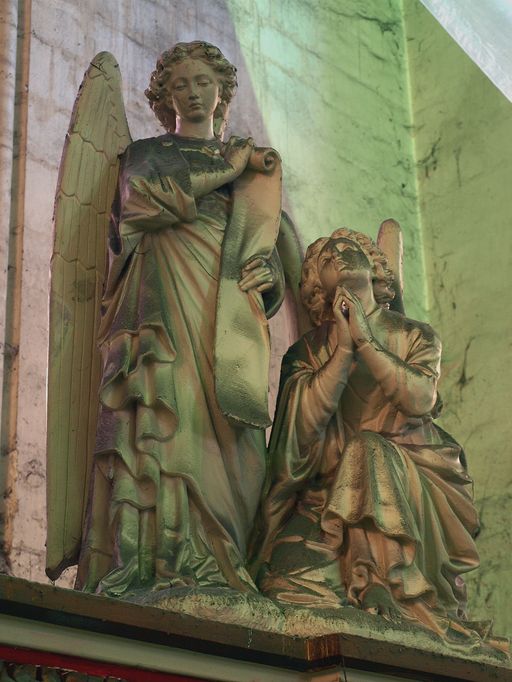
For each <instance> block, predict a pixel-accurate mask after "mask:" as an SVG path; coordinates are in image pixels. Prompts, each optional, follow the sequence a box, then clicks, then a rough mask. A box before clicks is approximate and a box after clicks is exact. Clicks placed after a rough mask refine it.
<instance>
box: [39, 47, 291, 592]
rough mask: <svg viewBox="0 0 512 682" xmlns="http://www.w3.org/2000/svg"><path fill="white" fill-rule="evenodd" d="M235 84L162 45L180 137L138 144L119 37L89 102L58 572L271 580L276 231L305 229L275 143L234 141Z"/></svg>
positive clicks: (60, 403) (171, 120)
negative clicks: (263, 537)
mask: <svg viewBox="0 0 512 682" xmlns="http://www.w3.org/2000/svg"><path fill="white" fill-rule="evenodd" d="M236 86H237V80H236V69H235V67H234V66H233V65H232V64H230V63H229V62H228V61H227V59H226V58H225V57H224V56H223V54H222V53H221V51H220V50H219V49H218V48H217V47H214V46H213V45H210V44H209V43H205V42H199V41H195V42H191V43H178V44H177V45H176V46H175V47H174V48H173V49H172V50H170V51H167V52H164V53H163V54H162V55H161V57H160V59H159V60H158V62H157V66H156V70H155V71H154V72H153V74H152V76H151V81H150V84H149V87H148V89H147V90H146V96H147V98H148V99H149V103H150V105H151V108H152V109H153V111H154V112H155V114H156V115H157V117H158V118H159V120H160V122H161V123H162V124H163V126H164V127H165V129H166V131H167V132H166V133H165V134H164V135H162V136H160V137H154V138H150V139H144V140H139V141H136V142H131V138H130V133H129V130H128V126H127V123H126V118H125V113H124V106H123V101H122V93H121V83H120V76H119V69H118V66H117V64H116V62H115V60H114V59H113V57H112V56H111V55H110V54H108V53H101V54H99V55H98V56H97V57H96V58H95V60H94V61H93V62H92V63H91V67H90V69H89V71H88V72H87V73H86V76H85V79H84V82H83V84H82V87H81V89H80V92H79V96H78V98H77V102H76V104H75V109H74V112H73V116H72V120H71V126H70V130H69V133H68V137H67V141H66V146H65V149H64V154H63V160H62V164H61V171H60V179H59V185H58V191H57V198H56V207H55V248H54V255H53V260H52V278H51V297H50V359H49V392H48V405H49V408H48V409H49V412H48V542H47V574H48V575H49V577H51V578H52V579H55V578H56V577H58V576H59V575H60V573H61V572H62V570H63V569H64V568H65V567H66V566H69V565H72V564H74V563H78V574H77V583H76V584H77V587H78V588H79V589H82V590H86V591H89V592H98V593H102V594H106V595H110V596H119V597H124V598H133V597H137V596H138V595H141V594H142V595H143V594H146V593H148V592H151V591H158V590H161V589H165V588H170V587H175V586H187V585H190V586H220V587H229V588H232V589H236V590H242V591H247V590H253V589H255V588H254V584H253V582H252V580H251V578H250V576H249V574H248V573H247V571H246V568H245V560H246V545H247V541H248V537H249V533H250V531H251V528H252V525H253V520H254V516H255V513H256V509H257V506H258V503H259V500H260V494H261V489H262V484H263V481H264V477H265V451H266V448H265V438H264V428H265V427H267V426H268V425H269V423H270V419H269V416H268V408H267V393H268V372H267V370H268V365H269V335H268V324H267V318H268V317H270V316H271V315H272V314H273V313H274V312H276V310H277V309H278V308H279V306H280V304H281V301H282V299H283V292H284V283H285V279H284V274H283V268H282V266H281V261H280V258H279V255H278V253H277V250H276V241H277V240H278V237H279V243H280V244H281V246H283V245H284V246H283V250H284V252H285V253H284V254H283V261H284V262H285V263H286V262H288V263H292V262H293V261H294V258H295V256H294V253H295V252H296V253H297V254H298V253H299V251H298V248H299V247H298V242H297V241H296V239H295V235H294V232H293V227H292V226H291V224H290V223H289V222H288V221H287V220H286V218H285V217H284V218H283V215H282V214H281V169H280V161H279V157H278V155H277V153H276V152H275V151H274V150H272V149H258V148H256V147H255V146H254V143H253V141H252V140H251V139H250V138H249V139H242V138H239V137H231V138H230V139H229V141H228V142H227V144H225V143H224V142H223V141H222V133H223V130H224V126H225V124H226V119H227V113H228V108H229V104H230V102H231V99H232V97H233V95H234V92H235V89H236ZM111 207H112V210H111ZM294 249H295V251H294ZM297 257H300V256H297ZM296 260H297V258H295V261H296Z"/></svg>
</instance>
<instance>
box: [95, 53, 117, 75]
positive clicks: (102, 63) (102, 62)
mask: <svg viewBox="0 0 512 682" xmlns="http://www.w3.org/2000/svg"><path fill="white" fill-rule="evenodd" d="M91 66H95V67H96V68H97V69H100V70H101V71H104V70H105V67H106V66H110V67H114V68H115V69H118V68H119V64H118V63H117V60H116V58H115V57H114V55H113V54H112V53H111V52H106V51H103V52H98V54H97V55H96V56H95V57H94V59H93V60H92V61H91Z"/></svg>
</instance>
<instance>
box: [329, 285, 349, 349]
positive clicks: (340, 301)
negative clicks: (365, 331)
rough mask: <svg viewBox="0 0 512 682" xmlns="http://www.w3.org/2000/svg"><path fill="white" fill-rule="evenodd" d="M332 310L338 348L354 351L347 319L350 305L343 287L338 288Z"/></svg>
mask: <svg viewBox="0 0 512 682" xmlns="http://www.w3.org/2000/svg"><path fill="white" fill-rule="evenodd" d="M332 312H333V315H334V321H335V322H336V330H337V333H338V348H341V349H342V350H346V351H350V352H352V351H353V350H354V342H353V341H352V335H351V334H350V327H349V323H348V319H347V315H348V307H347V304H346V302H345V299H344V296H343V290H342V288H341V287H337V288H336V295H335V297H334V301H333V303H332Z"/></svg>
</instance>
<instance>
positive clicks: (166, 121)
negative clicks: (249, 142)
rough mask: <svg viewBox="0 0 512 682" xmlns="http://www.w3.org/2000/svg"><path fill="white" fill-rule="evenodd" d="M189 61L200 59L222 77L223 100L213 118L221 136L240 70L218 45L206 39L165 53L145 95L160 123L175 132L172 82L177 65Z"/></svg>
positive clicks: (180, 45) (183, 44)
mask: <svg viewBox="0 0 512 682" xmlns="http://www.w3.org/2000/svg"><path fill="white" fill-rule="evenodd" d="M189 58H190V59H200V60H201V61H202V62H204V63H205V64H207V65H208V66H209V67H210V68H211V69H213V70H214V71H215V73H217V74H218V75H219V76H220V78H219V80H220V83H221V93H220V97H221V101H220V103H219V104H218V106H217V108H216V109H215V112H214V115H213V126H214V130H215V134H216V135H217V136H218V137H220V136H221V135H222V132H223V130H224V127H225V125H226V121H227V115H228V109H229V103H230V102H231V100H232V99H233V95H234V94H235V91H236V88H237V85H238V82H237V79H236V67H235V66H233V64H231V63H230V62H229V61H228V60H227V59H226V57H224V55H223V54H222V52H221V51H220V50H219V48H218V47H215V45H211V44H210V43H206V42H204V41H203V40H194V41H193V42H191V43H176V45H175V46H174V47H173V48H172V49H170V50H166V51H165V52H162V54H161V55H160V57H159V59H158V61H157V63H156V69H155V70H154V71H153V73H152V74H151V79H150V81H149V87H148V88H147V89H146V90H145V91H144V94H145V95H146V97H147V98H148V100H149V106H150V107H151V108H152V109H153V111H154V112H155V114H156V117H157V118H158V120H159V121H160V123H161V124H162V125H163V127H164V128H165V129H166V130H167V131H168V132H170V133H173V132H174V131H175V130H176V112H175V111H174V109H172V108H171V107H170V106H169V97H168V95H169V81H170V78H171V74H172V70H173V67H174V65H175V64H180V63H181V62H183V61H184V60H185V59H189Z"/></svg>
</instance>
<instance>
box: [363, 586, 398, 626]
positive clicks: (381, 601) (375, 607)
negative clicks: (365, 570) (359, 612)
mask: <svg viewBox="0 0 512 682" xmlns="http://www.w3.org/2000/svg"><path fill="white" fill-rule="evenodd" d="M361 608H362V609H363V610H364V611H367V612H368V613H373V614H376V615H379V616H382V617H383V618H385V619H386V620H390V621H392V622H393V623H397V622H398V621H399V620H400V618H401V614H400V610H399V609H398V607H397V606H396V604H395V602H394V600H393V597H392V596H391V594H390V593H389V592H388V590H386V588H385V587H384V586H383V585H377V584H374V585H370V587H368V588H367V589H366V590H365V592H364V596H363V601H362V603H361Z"/></svg>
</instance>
